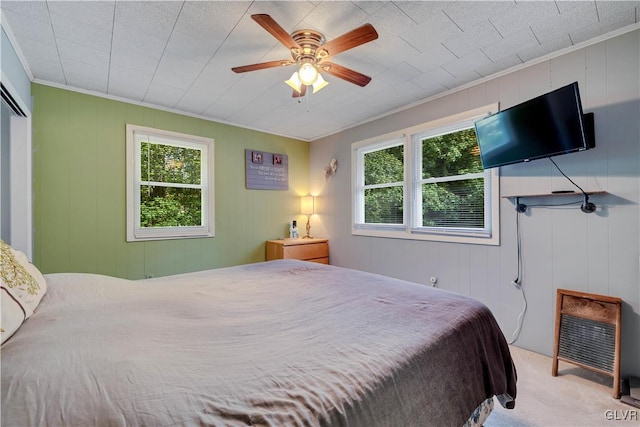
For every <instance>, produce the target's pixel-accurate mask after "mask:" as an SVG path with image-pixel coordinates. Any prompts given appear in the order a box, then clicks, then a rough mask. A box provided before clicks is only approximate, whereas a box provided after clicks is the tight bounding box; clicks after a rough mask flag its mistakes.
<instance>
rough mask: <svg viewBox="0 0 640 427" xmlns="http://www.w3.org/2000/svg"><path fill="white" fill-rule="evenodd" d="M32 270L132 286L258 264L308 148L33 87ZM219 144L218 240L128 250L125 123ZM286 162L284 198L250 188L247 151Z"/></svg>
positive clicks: (289, 204) (298, 185) (304, 177)
mask: <svg viewBox="0 0 640 427" xmlns="http://www.w3.org/2000/svg"><path fill="white" fill-rule="evenodd" d="M32 95H33V100H34V111H33V114H34V115H33V147H34V156H33V171H34V173H33V175H34V183H33V191H34V228H35V230H34V263H35V264H36V265H37V266H38V267H39V268H40V269H41V271H43V272H44V273H56V272H88V273H98V274H106V275H111V276H117V277H124V278H130V279H139V278H144V277H157V276H165V275H169V274H176V273H183V272H190V271H198V270H205V269H210V268H217V267H223V266H230V265H237V264H245V263H251V262H259V261H264V256H265V243H264V242H265V240H268V239H274V238H280V237H283V236H284V234H285V232H286V230H287V228H286V224H287V222H288V221H290V220H291V219H298V221H299V222H300V221H301V220H303V219H304V218H302V217H300V216H299V199H298V196H300V195H303V194H306V193H307V192H308V186H309V144H308V143H307V142H305V141H299V140H295V139H290V138H284V137H280V136H275V135H271V134H266V133H261V132H257V131H253V130H249V129H244V128H240V127H235V126H230V125H225V124H221V123H215V122H211V121H207V120H203V119H198V118H193V117H188V116H183V115H179V114H175V113H170V112H166V111H161V110H156V109H153V108H148V107H142V106H138V105H133V104H128V103H123V102H119V101H113V100H109V99H105V98H100V97H95V96H90V95H85V94H81V93H77V92H73V91H67V90H63V89H57V88H53V87H49V86H44V85H39V84H33V85H32ZM126 123H132V124H137V125H143V126H150V127H154V128H159V129H166V130H170V131H176V132H183V133H188V134H193V135H200V136H206V137H210V138H214V139H215V202H216V228H215V233H216V235H215V237H213V238H198V239H179V240H166V241H151V242H131V243H128V242H126V222H125V221H126V193H125V179H126V177H125V124H126ZM247 148H248V149H255V150H260V151H267V152H275V153H282V154H286V155H288V156H289V190H288V191H269V190H247V189H246V188H245V178H244V150H245V149H247Z"/></svg>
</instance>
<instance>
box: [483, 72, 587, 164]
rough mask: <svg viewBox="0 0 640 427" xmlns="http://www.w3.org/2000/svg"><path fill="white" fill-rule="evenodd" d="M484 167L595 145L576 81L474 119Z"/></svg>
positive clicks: (585, 148) (584, 148)
mask: <svg viewBox="0 0 640 427" xmlns="http://www.w3.org/2000/svg"><path fill="white" fill-rule="evenodd" d="M475 128H476V134H477V138H478V146H479V148H480V157H481V159H482V166H483V168H484V169H489V168H494V167H497V166H503V165H508V164H513V163H519V162H528V161H530V160H534V159H540V158H543V157H551V156H556V155H558V154H565V153H571V152H574V151H582V150H588V149H589V148H593V147H595V140H594V135H593V113H589V114H584V113H583V112H582V104H581V102H580V92H579V90H578V82H574V83H572V84H570V85H567V86H565V87H561V88H559V89H556V90H554V91H552V92H549V93H547V94H544V95H542V96H539V97H537V98H533V99H530V100H528V101H525V102H523V103H521V104H518V105H515V106H513V107H511V108H507V109H505V110H503V111H500V112H499V113H496V114H494V115H491V116H488V117H485V118H482V119H480V120H478V121H476V122H475Z"/></svg>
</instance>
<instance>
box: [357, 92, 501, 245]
mask: <svg viewBox="0 0 640 427" xmlns="http://www.w3.org/2000/svg"><path fill="white" fill-rule="evenodd" d="M498 108H499V105H498V104H497V103H495V104H491V105H487V106H484V107H480V108H476V109H473V110H470V111H466V112H463V113H460V114H455V115H452V116H448V117H445V118H442V119H438V120H434V121H431V122H427V123H423V124H420V125H417V126H413V127H410V128H406V129H402V130H399V131H397V132H393V133H390V134H387V135H383V136H380V137H376V138H371V139H367V140H364V141H359V142H356V143H354V144H352V153H351V171H352V177H351V186H352V193H351V194H352V234H353V235H358V236H371V237H386V238H397V239H411V240H429V241H439V242H454V243H471V244H482V245H499V244H500V176H499V168H493V169H488V170H485V171H483V172H480V173H478V174H473V176H476V175H478V176H482V175H484V183H485V206H484V212H485V228H484V229H472V228H462V227H461V228H453V227H447V228H444V227H423V226H422V225H421V218H422V215H421V209H422V203H421V198H422V191H421V186H422V183H423V182H425V181H426V180H424V179H422V176H421V171H422V168H421V162H422V159H421V157H422V150H421V145H420V144H421V141H422V140H423V139H425V138H428V137H433V136H437V135H441V134H443V133H450V132H454V131H456V130H463V129H467V128H469V127H472V126H473V123H474V121H476V120H478V119H480V118H482V117H485V116H486V115H487V114H493V113H496V112H497V111H498ZM399 141H402V143H403V144H404V155H405V158H404V168H405V175H404V176H405V179H404V183H403V201H404V207H403V212H404V221H403V224H366V223H365V222H364V190H365V186H364V154H366V153H369V152H372V151H376V150H380V149H383V148H387V147H390V146H394V145H397V144H398V142H399ZM467 177H471V175H469V176H467Z"/></svg>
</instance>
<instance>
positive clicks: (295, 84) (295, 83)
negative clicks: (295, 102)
mask: <svg viewBox="0 0 640 427" xmlns="http://www.w3.org/2000/svg"><path fill="white" fill-rule="evenodd" d="M285 83H286V84H288V85H289V86H291V88H292V89H293V90H295V91H297V92H300V90H301V89H302V82H301V81H300V78H299V77H298V72H297V71H294V72H293V74H292V75H291V78H290V79H289V80H285Z"/></svg>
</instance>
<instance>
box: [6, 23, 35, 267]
mask: <svg viewBox="0 0 640 427" xmlns="http://www.w3.org/2000/svg"><path fill="white" fill-rule="evenodd" d="M0 24H1V28H0V44H1V47H2V48H1V49H0V54H1V58H0V74H1V76H2V85H3V86H4V87H5V89H6V90H7V92H8V93H9V94H10V95H11V96H12V97H13V99H14V101H15V102H16V103H17V105H18V106H19V107H20V109H21V110H22V112H23V113H24V114H25V115H26V117H22V116H18V115H16V114H14V113H13V112H12V111H11V110H10V109H9V108H4V107H5V105H3V108H2V110H1V114H2V132H1V138H2V141H1V143H0V177H1V178H0V179H1V180H2V184H1V185H0V235H1V236H2V238H3V239H4V240H5V241H6V242H7V243H9V244H11V245H12V246H13V247H14V248H16V249H18V250H20V251H22V252H24V253H25V254H26V255H27V257H28V258H29V259H30V260H31V259H32V255H33V254H32V252H33V220H32V214H31V213H32V192H31V154H32V153H31V148H32V146H31V77H30V74H28V69H27V68H26V67H24V66H23V63H22V61H21V60H20V58H21V56H20V55H18V51H17V50H16V49H14V44H13V42H12V40H13V37H12V36H11V34H12V33H11V30H10V29H9V28H8V27H7V26H6V22H5V21H4V19H3V20H2V22H0ZM3 102H4V101H3ZM7 227H8V228H7Z"/></svg>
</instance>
